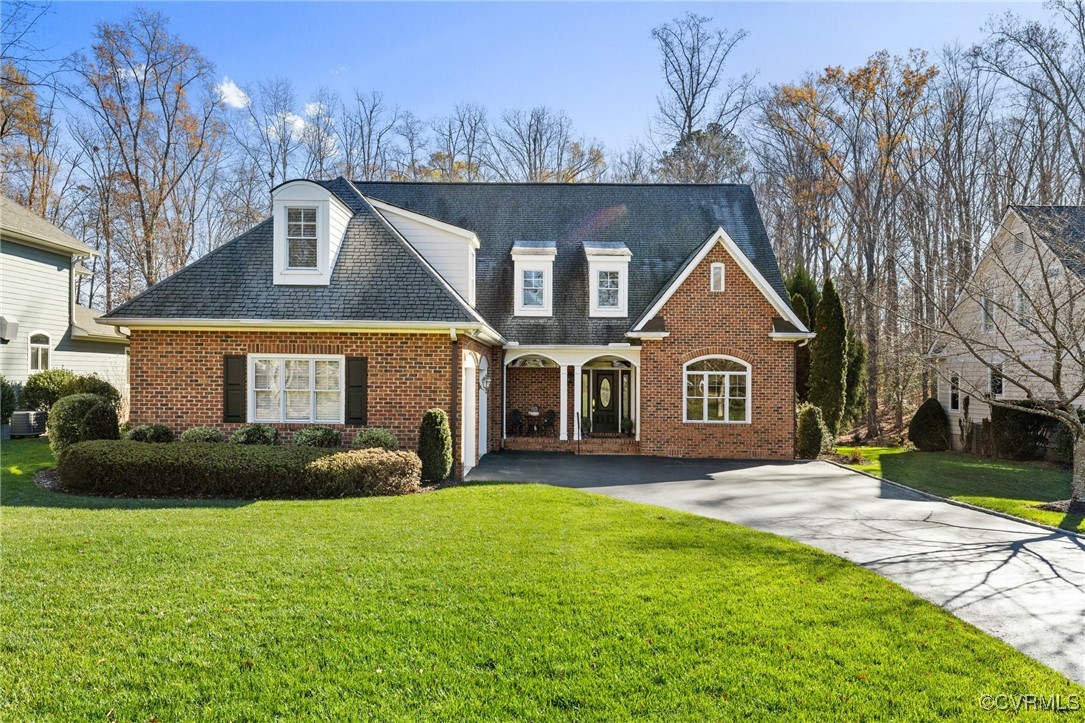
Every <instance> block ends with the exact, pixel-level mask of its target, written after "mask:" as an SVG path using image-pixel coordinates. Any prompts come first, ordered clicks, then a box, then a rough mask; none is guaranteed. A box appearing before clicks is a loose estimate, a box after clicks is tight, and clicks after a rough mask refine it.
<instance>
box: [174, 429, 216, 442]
mask: <svg viewBox="0 0 1085 723" xmlns="http://www.w3.org/2000/svg"><path fill="white" fill-rule="evenodd" d="M180 439H181V441H182V442H186V443H192V442H203V443H211V442H216V443H221V442H225V441H226V435H225V434H223V433H222V430H219V429H215V428H214V427H193V428H192V429H186V430H185V431H183V432H181V437H180Z"/></svg>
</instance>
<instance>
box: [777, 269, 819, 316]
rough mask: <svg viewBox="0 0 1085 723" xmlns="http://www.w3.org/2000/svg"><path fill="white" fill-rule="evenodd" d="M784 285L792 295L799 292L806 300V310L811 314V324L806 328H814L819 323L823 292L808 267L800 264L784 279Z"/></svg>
mask: <svg viewBox="0 0 1085 723" xmlns="http://www.w3.org/2000/svg"><path fill="white" fill-rule="evenodd" d="M784 286H786V287H787V293H789V294H791V296H792V297H794V296H795V294H798V295H799V296H801V297H802V298H803V299H805V300H806V310H807V311H808V312H809V314H810V324H809V325H807V327H806V328H807V329H813V328H814V326H813V325H814V324H817V323H818V304H819V303H820V302H821V292H820V291H818V285H817V282H815V281H814V279H813V277H812V276H810V273H809V272H808V271H807V270H806V267H805V266H803V265H802V264H799V265H798V266H796V267H795V270H794V271H792V272H791V275H790V276H788V277H787V279H785V280H784Z"/></svg>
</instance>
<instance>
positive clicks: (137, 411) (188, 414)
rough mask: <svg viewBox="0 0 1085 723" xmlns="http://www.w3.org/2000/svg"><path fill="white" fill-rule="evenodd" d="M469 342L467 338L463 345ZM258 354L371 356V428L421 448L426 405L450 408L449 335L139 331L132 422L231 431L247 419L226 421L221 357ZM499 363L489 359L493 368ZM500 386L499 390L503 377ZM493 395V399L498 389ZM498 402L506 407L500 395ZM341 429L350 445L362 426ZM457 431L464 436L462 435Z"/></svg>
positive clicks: (133, 357)
mask: <svg viewBox="0 0 1085 723" xmlns="http://www.w3.org/2000/svg"><path fill="white" fill-rule="evenodd" d="M463 338H464V337H461V340H462V339H463ZM470 343H471V344H472V345H476V346H477V348H478V349H479V350H481V351H487V347H485V346H483V345H480V344H476V343H475V342H470ZM463 346H464V345H463V344H461V349H462V347H463ZM471 348H475V346H472V347H471ZM253 353H266V354H343V355H345V356H364V357H367V358H368V359H369V426H373V427H385V428H387V429H389V430H391V431H392V433H393V434H395V435H396V437H397V438H398V439H399V442H400V444H401V445H402V446H403V447H404V448H406V449H414V448H416V447H417V444H418V425H419V423H420V422H421V419H422V413H423V412H424V411H425V410H426V409H430V408H431V407H441V408H442V409H445V410H446V411H447V410H450V409H451V405H450V403H449V402H450V400H451V394H452V379H451V365H452V346H451V340H450V339H449V337H448V334H447V333H445V334H390V333H389V334H384V333H342V332H271V331H260V332H249V331H238V332H234V331H160V330H140V329H133V330H132V337H131V372H130V373H131V388H132V389H131V421H132V423H133V424H147V423H151V422H156V423H161V424H165V425H167V426H169V427H170V428H171V429H173V430H174V431H175V432H181V431H183V430H185V429H188V428H190V427H197V426H207V427H216V428H218V429H222V430H223V431H225V432H227V433H229V432H230V431H231V430H232V429H235V428H237V427H239V426H241V425H240V424H224V423H223V421H222V357H223V355H226V354H253ZM494 366H495V365H494V364H493V362H492V361H491V370H492V369H493V368H494ZM497 366H498V367H499V364H498V365H497ZM497 384H498V386H497V388H498V389H500V386H499V382H497ZM490 396H491V399H492V398H493V394H491V395H490ZM497 404H498V409H500V396H498V402H497ZM492 406H493V405H492V404H491V408H492ZM461 411H462V410H461ZM498 423H500V422H498ZM275 426H277V427H278V428H279V429H280V430H281V431H282V432H283V433H284V436H286V437H289V435H290V433H291V432H293V431H294V430H296V429H300V428H302V427H305V426H309V425H306V424H294V425H287V424H282V425H275ZM330 426H337V425H330ZM339 427H340V428H341V429H343V431H344V435H343V436H344V442H346V443H348V444H349V442H350V441H351V440H352V439H353V437H354V434H355V433H356V432H357V431H358V429H359V428H357V427H345V426H341V425H339ZM454 434H455V438H456V439H457V440H458V439H459V437H460V435H459V434H458V433H455V432H454ZM498 439H500V437H498ZM491 446H492V443H491Z"/></svg>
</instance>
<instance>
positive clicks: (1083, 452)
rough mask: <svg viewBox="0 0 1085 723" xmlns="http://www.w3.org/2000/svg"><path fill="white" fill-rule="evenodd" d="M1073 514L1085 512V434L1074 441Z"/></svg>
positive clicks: (1071, 510)
mask: <svg viewBox="0 0 1085 723" xmlns="http://www.w3.org/2000/svg"><path fill="white" fill-rule="evenodd" d="M1069 512H1071V513H1073V514H1077V515H1080V514H1085V434H1079V435H1078V437H1077V440H1076V441H1075V442H1074V476H1073V478H1072V479H1071V480H1070V509H1069Z"/></svg>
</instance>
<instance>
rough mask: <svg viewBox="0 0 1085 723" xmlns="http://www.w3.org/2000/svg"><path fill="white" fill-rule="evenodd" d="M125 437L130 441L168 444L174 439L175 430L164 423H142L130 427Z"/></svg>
mask: <svg viewBox="0 0 1085 723" xmlns="http://www.w3.org/2000/svg"><path fill="white" fill-rule="evenodd" d="M124 438H125V439H127V440H129V441H130V442H151V443H155V444H168V443H170V442H172V441H173V430H172V429H170V428H169V427H167V426H166V425H164V424H141V425H139V426H138V427H132V428H131V429H129V430H128V432H127V433H126V434H125V435H124Z"/></svg>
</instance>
